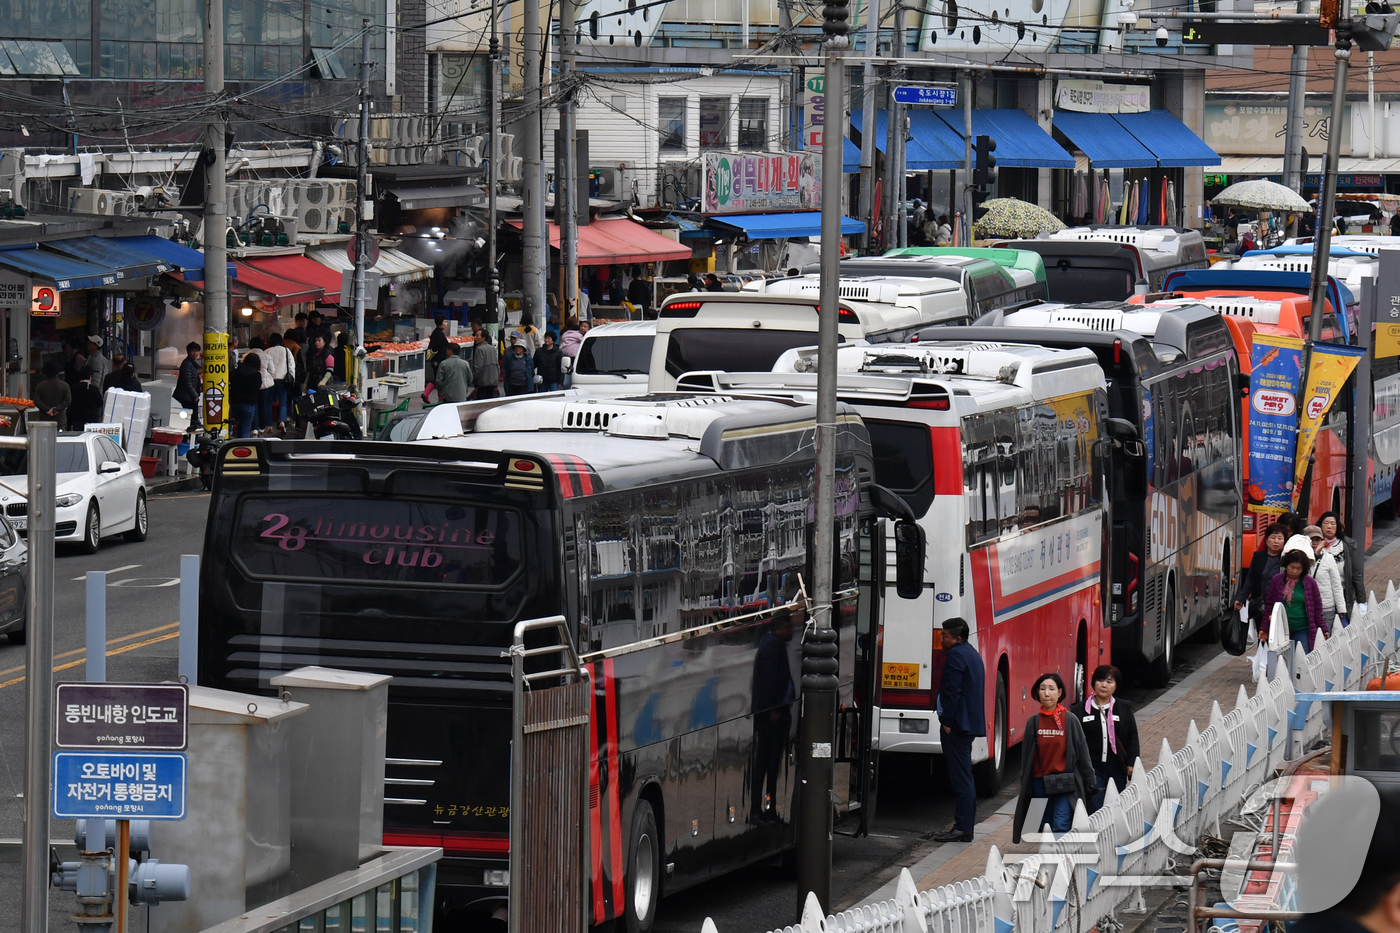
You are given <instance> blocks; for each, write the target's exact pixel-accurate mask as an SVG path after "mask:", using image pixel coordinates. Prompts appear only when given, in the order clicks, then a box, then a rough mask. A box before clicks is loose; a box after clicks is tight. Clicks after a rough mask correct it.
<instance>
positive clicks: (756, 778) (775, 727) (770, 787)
mask: <svg viewBox="0 0 1400 933" xmlns="http://www.w3.org/2000/svg"><path fill="white" fill-rule="evenodd" d="M792 631H793V618H792V611H791V610H790V609H779V610H778V611H777V612H775V613H774V614H773V621H772V623H770V626H769V629H768V631H767V633H765V634H764V636H763V640H762V641H760V642H759V643H758V651H757V652H755V654H754V659H753V684H752V688H751V692H750V701H751V702H750V708H751V709H752V710H753V737H754V749H755V752H756V757H757V759H758V760H757V761H756V762H755V763H754V768H753V772H752V773H753V777H752V781H751V785H750V788H749V822H750V823H761V822H777V821H778V819H779V817H778V807H777V804H778V782H779V780H780V778H781V776H782V771H783V757H784V755H783V753H784V752H785V751H786V750H787V745H788V739H789V738H790V737H791V734H792V702H793V700H795V699H797V688H796V686H794V684H793V682H792V669H791V667H790V666H789V665H788V644H789V643H790V642H791V641H792Z"/></svg>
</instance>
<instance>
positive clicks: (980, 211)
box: [972, 188, 991, 224]
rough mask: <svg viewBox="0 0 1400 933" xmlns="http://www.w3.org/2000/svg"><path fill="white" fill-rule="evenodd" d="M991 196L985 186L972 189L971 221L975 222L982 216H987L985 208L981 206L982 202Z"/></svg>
mask: <svg viewBox="0 0 1400 933" xmlns="http://www.w3.org/2000/svg"><path fill="white" fill-rule="evenodd" d="M990 196H991V192H989V191H988V190H987V189H986V188H973V189H972V222H973V223H974V224H975V223H977V221H979V220H981V219H982V218H983V217H985V216H987V208H985V207H983V206H982V202H983V201H985V200H987V198H988V197H990Z"/></svg>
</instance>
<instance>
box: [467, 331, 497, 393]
mask: <svg viewBox="0 0 1400 933" xmlns="http://www.w3.org/2000/svg"><path fill="white" fill-rule="evenodd" d="M471 364H472V381H473V382H475V383H476V397H477V399H478V400H480V399H485V398H496V397H497V396H498V395H500V394H501V355H500V353H498V352H497V351H496V345H495V344H494V343H492V342H491V339H490V338H489V337H487V336H486V334H485V333H484V332H482V333H479V334H477V335H476V347H475V348H474V349H473V350H472V358H471Z"/></svg>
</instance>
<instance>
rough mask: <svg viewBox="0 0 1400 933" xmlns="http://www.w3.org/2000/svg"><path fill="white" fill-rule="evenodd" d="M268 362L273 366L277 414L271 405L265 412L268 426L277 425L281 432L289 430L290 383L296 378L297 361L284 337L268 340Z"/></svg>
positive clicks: (273, 390) (273, 398)
mask: <svg viewBox="0 0 1400 933" xmlns="http://www.w3.org/2000/svg"><path fill="white" fill-rule="evenodd" d="M264 352H265V353H266V354H267V359H268V362H270V363H271V364H272V395H271V398H272V403H273V404H275V405H276V406H277V411H276V414H275V415H274V413H273V412H272V405H271V404H270V405H269V406H268V408H267V410H266V411H264V412H263V416H264V419H265V420H266V422H267V426H268V427H271V426H272V425H274V424H275V425H276V426H277V429H278V430H279V431H285V430H286V429H287V419H288V415H289V409H288V407H287V400H288V397H289V395H290V391H289V389H288V385H289V383H290V382H291V381H292V380H294V379H295V378H296V368H297V360H296V356H295V355H294V354H293V353H292V351H291V350H289V349H287V347H286V344H285V342H284V341H283V339H282V335H281V334H278V333H273V334H272V335H271V336H269V337H268V338H267V350H266V351H264Z"/></svg>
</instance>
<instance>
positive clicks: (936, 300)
mask: <svg viewBox="0 0 1400 933" xmlns="http://www.w3.org/2000/svg"><path fill="white" fill-rule="evenodd" d="M743 290H744V291H745V292H754V293H757V294H763V295H794V296H798V297H803V298H810V299H811V300H813V301H817V300H819V297H820V292H821V276H820V275H799V276H791V277H789V278H785V279H767V280H765V281H757V282H749V283H748V284H746V285H745V286H744V289H743ZM840 298H841V300H842V301H843V302H845V303H846V304H848V305H850V306H851V308H852V309H853V310H854V311H855V312H856V315H857V316H858V317H859V318H860V322H861V325H862V326H863V327H864V328H865V337H866V339H867V340H869V341H870V342H871V343H904V342H907V341H908V340H909V339H910V338H911V337H913V336H914V335H915V334H917V333H918V332H919V331H920V330H921V329H922V328H924V327H929V326H932V325H935V324H966V323H968V321H969V320H970V313H969V310H968V300H967V293H966V292H965V291H964V290H963V288H962V286H961V285H959V284H958V283H957V282H956V281H953V280H951V279H942V278H907V277H901V276H885V275H859V276H842V277H841V286H840Z"/></svg>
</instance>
